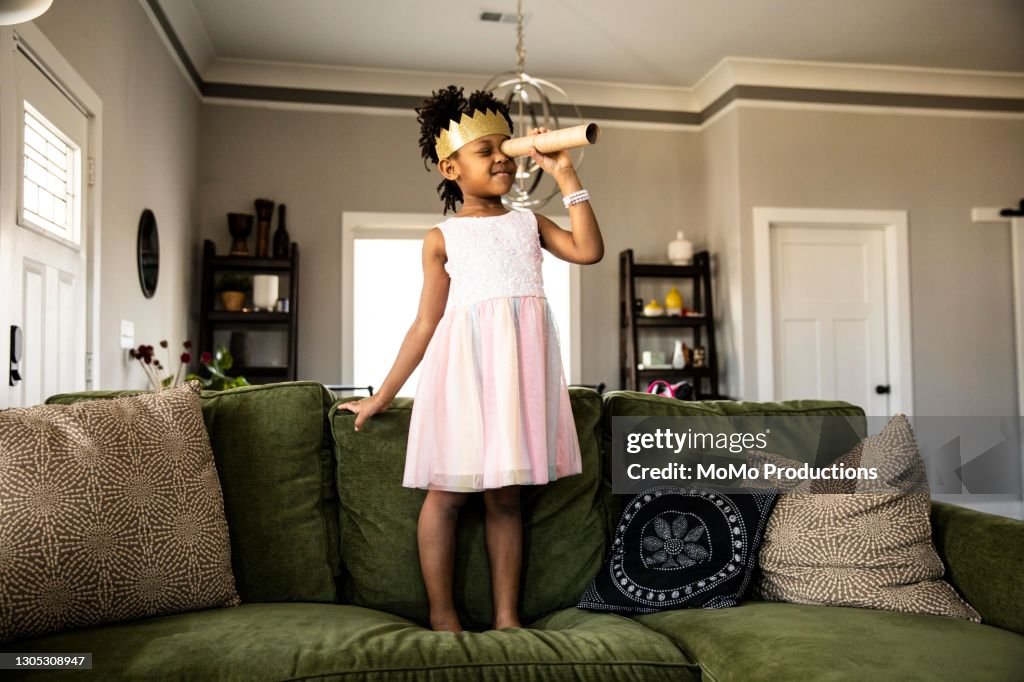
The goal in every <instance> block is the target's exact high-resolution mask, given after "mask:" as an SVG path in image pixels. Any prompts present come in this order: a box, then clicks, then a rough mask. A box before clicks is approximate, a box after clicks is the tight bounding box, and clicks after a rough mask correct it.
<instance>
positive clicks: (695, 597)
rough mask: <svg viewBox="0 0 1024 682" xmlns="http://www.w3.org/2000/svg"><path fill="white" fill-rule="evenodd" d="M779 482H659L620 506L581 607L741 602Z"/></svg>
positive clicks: (638, 608)
mask: <svg viewBox="0 0 1024 682" xmlns="http://www.w3.org/2000/svg"><path fill="white" fill-rule="evenodd" d="M774 502H775V491H774V490H749V489H727V490H721V489H716V488H708V487H705V486H700V485H690V486H686V487H683V488H679V487H672V486H658V487H653V488H649V489H648V490H646V491H644V492H642V493H640V494H638V495H636V496H635V497H633V499H631V500H630V502H629V504H627V505H626V508H625V509H624V510H623V511H622V516H621V517H620V519H619V525H618V527H617V528H616V529H615V537H614V539H613V540H612V544H611V547H610V548H609V549H608V557H607V558H606V559H605V563H604V565H603V566H601V570H600V571H598V573H597V575H596V576H595V577H594V582H593V584H591V586H590V587H589V588H588V589H587V591H586V592H585V593H584V594H583V596H582V598H581V599H580V603H579V605H578V606H579V608H581V609H588V610H592V611H614V612H618V613H652V612H655V611H662V610H664V609H682V608H709V609H719V608H727V607H730V606H736V605H737V604H739V601H740V599H742V598H743V595H744V593H745V592H746V591H747V588H748V587H749V586H750V584H751V581H752V580H753V576H754V570H755V568H756V567H757V550H758V547H759V546H760V544H761V536H762V535H763V534H764V527H765V524H766V522H767V520H768V515H769V514H770V513H771V510H772V506H773V505H774Z"/></svg>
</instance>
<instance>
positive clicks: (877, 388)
mask: <svg viewBox="0 0 1024 682" xmlns="http://www.w3.org/2000/svg"><path fill="white" fill-rule="evenodd" d="M888 392H889V384H886V385H885V386H882V385H881V384H879V385H878V386H875V393H878V394H884V393H888Z"/></svg>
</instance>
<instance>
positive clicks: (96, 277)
mask: <svg viewBox="0 0 1024 682" xmlns="http://www.w3.org/2000/svg"><path fill="white" fill-rule="evenodd" d="M18 50H21V51H22V52H23V53H25V54H26V55H27V56H28V57H29V58H30V59H31V60H32V61H33V62H35V63H36V64H37V65H38V66H40V68H41V69H42V70H43V71H44V72H46V73H47V75H48V76H49V78H50V79H51V80H52V81H54V83H55V84H56V85H57V87H58V88H60V89H61V90H62V91H63V92H64V94H65V95H66V96H67V97H68V98H69V99H70V100H71V101H72V102H74V103H75V104H76V105H77V106H78V108H79V109H81V110H82V111H83V112H84V113H85V114H86V116H88V117H89V132H88V135H89V154H90V158H88V159H84V160H83V164H82V168H83V171H84V174H85V182H84V183H83V192H84V194H85V198H86V200H85V205H84V207H83V208H84V210H83V212H82V235H81V238H82V245H83V247H85V248H86V254H87V259H86V263H85V276H86V280H85V287H86V308H87V309H86V311H85V313H86V315H85V317H86V340H85V344H86V349H85V350H86V357H85V358H83V365H82V366H83V367H84V370H85V372H84V373H85V388H86V389H92V388H96V387H97V386H96V384H97V377H98V376H99V372H100V365H99V358H100V353H99V352H98V351H99V348H100V246H101V244H100V235H101V232H102V230H101V227H100V226H101V225H102V221H101V197H102V196H103V181H102V178H103V174H102V172H101V169H102V168H103V163H102V155H103V102H102V101H101V100H100V97H99V95H97V94H96V92H95V91H94V90H93V89H92V88H91V87H89V84H88V83H87V82H86V81H85V79H84V78H82V77H81V76H80V75H79V74H78V72H77V71H76V70H75V69H74V67H72V66H71V64H70V63H69V62H68V61H67V60H66V59H65V58H64V57H63V56H62V55H61V53H60V52H59V51H58V50H57V48H56V47H55V46H54V45H53V43H51V42H50V41H49V40H48V39H47V38H46V36H45V35H43V32H42V31H40V30H39V29H38V28H37V27H36V25H35V24H34V23H32V22H28V23H24V24H18V25H17V26H13V27H11V26H2V27H0V80H2V81H3V82H4V83H14V69H15V62H16V58H17V56H18V55H17V52H18ZM5 91H7V92H5V93H4V95H3V96H2V97H0V187H2V188H3V191H2V192H0V196H2V197H3V199H2V200H3V205H2V206H0V211H3V212H4V215H6V216H10V217H11V218H15V220H14V221H13V222H12V224H11V225H10V228H11V229H15V227H16V215H17V210H18V209H17V206H18V197H17V188H18V178H17V173H16V169H17V167H18V164H17V159H18V156H17V155H19V154H21V153H22V150H21V149H19V148H18V146H17V140H18V135H17V130H18V129H17V125H18V124H19V123H20V121H17V120H9V119H10V118H13V119H16V118H17V116H15V113H16V111H17V110H18V107H17V106H16V105H17V102H15V100H14V97H13V96H12V95H10V94H8V93H9V92H13V89H7V88H5ZM90 178H91V180H92V181H91V182H90ZM4 232H5V231H4V230H0V273H9V272H11V270H10V268H12V267H13V266H14V264H13V263H11V262H10V257H11V245H10V243H9V242H8V241H7V235H6V234H4ZM14 305H16V303H15V302H13V301H3V300H0V325H2V327H3V328H2V329H0V360H3V362H2V363H0V368H2V370H3V371H2V372H0V374H2V377H0V409H2V408H4V407H7V406H8V404H9V403H8V401H9V390H8V389H9V386H8V385H7V383H8V382H7V377H8V366H9V363H8V358H9V357H10V341H11V339H10V330H9V327H8V325H9V320H11V319H13V317H12V316H11V309H10V306H14Z"/></svg>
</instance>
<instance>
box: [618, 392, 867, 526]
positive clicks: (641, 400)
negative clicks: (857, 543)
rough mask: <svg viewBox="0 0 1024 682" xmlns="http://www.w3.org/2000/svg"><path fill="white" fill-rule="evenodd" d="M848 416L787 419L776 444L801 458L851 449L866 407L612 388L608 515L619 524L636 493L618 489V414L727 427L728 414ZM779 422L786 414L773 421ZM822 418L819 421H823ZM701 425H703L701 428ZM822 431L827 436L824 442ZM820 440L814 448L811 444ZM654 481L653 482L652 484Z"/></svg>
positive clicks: (811, 460) (689, 425)
mask: <svg viewBox="0 0 1024 682" xmlns="http://www.w3.org/2000/svg"><path fill="white" fill-rule="evenodd" d="M785 416H793V417H801V416H802V417H843V419H836V420H834V421H833V422H831V423H832V424H836V423H840V422H841V423H842V425H843V427H844V428H841V429H840V428H823V429H821V428H819V429H817V430H813V431H809V430H808V429H812V428H813V427H814V426H815V424H814V422H815V420H809V419H807V420H803V419H793V420H785V424H786V428H785V429H784V430H782V431H779V430H778V429H776V430H775V432H773V433H772V438H771V444H772V451H773V453H774V454H779V455H783V456H785V457H788V458H790V459H795V460H797V461H801V462H809V463H815V461H816V458H819V457H820V458H823V459H825V460H826V461H818V462H817V463H818V464H819V465H823V464H826V463H828V462H831V461H832V460H833V459H835V458H836V457H838V456H839V455H842V454H844V453H846V452H848V451H849V450H850V449H851V448H853V447H854V446H855V445H856V444H857V443H858V442H859V441H860V439H861V438H863V437H864V436H865V435H867V431H866V428H867V422H866V419H865V417H864V410H862V409H861V408H860V407H857V406H856V405H853V404H851V403H848V402H845V401H841V400H787V401H783V402H752V401H744V400H738V401H733V400H706V401H685V400H677V399H675V398H669V397H665V396H658V395H653V394H649V393H638V392H636V391H609V392H608V393H605V394H604V395H603V396H602V410H601V453H602V461H603V463H602V470H603V471H604V473H605V476H604V481H603V485H602V495H603V497H604V508H605V510H606V513H607V514H608V517H607V519H606V524H607V527H608V528H615V526H616V524H618V522H619V515H620V514H621V512H622V509H623V505H624V504H625V503H626V502H627V501H628V499H629V498H630V497H631V496H630V495H616V494H614V493H613V490H612V468H613V467H612V427H613V420H614V418H615V417H687V418H689V419H688V420H687V422H685V423H686V425H687V428H692V427H695V426H697V425H698V424H700V423H701V418H707V422H706V423H707V425H708V427H709V428H711V429H712V430H714V429H720V428H721V418H722V417H748V418H757V417H785ZM772 423H773V424H774V425H776V426H778V425H779V424H780V420H776V421H773V422H772ZM820 425H821V422H820V421H819V422H817V426H819V427H820ZM695 430H699V429H696V428H695ZM819 436H820V438H821V442H819ZM808 443H814V444H815V447H814V449H808V448H807V444H808ZM652 485H653V484H652Z"/></svg>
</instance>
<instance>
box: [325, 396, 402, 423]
mask: <svg viewBox="0 0 1024 682" xmlns="http://www.w3.org/2000/svg"><path fill="white" fill-rule="evenodd" d="M378 395H380V394H377V395H372V396H370V397H369V398H363V399H362V400H351V401H349V402H347V403H342V404H341V405H338V409H339V410H348V411H349V412H354V413H355V415H356V431H358V430H359V428H360V427H361V426H362V425H363V422H365V421H366V420H367V419H369V418H370V417H372V416H373V415H375V414H377V413H378V412H384V411H386V410H387V409H388V407H390V405H385V404H384V403H383V402H382V401H381V400H380V398H378V397H377V396H378Z"/></svg>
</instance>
